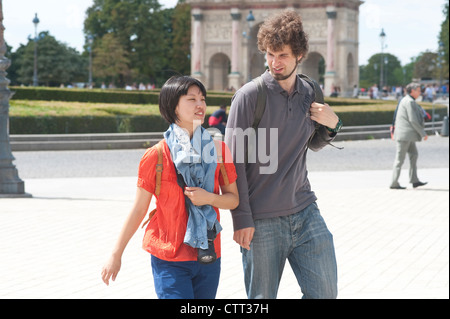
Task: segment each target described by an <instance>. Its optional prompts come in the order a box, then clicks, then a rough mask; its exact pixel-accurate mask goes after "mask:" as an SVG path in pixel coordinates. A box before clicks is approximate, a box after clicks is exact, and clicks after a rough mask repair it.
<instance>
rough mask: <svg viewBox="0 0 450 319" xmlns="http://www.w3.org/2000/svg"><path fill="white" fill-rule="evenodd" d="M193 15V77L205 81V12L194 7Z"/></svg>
mask: <svg viewBox="0 0 450 319" xmlns="http://www.w3.org/2000/svg"><path fill="white" fill-rule="evenodd" d="M192 16H193V17H194V23H193V26H192V49H191V50H192V64H191V67H192V77H194V78H196V79H198V80H200V81H201V82H202V83H203V77H204V76H203V74H202V71H201V70H202V63H201V61H202V48H201V46H202V41H203V40H202V37H203V34H202V21H203V14H202V12H201V10H200V9H193V10H192Z"/></svg>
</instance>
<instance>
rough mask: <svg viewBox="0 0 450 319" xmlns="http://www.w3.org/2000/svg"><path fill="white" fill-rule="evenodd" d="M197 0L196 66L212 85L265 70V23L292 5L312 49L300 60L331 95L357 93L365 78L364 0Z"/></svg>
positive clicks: (234, 83)
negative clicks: (361, 45)
mask: <svg viewBox="0 0 450 319" xmlns="http://www.w3.org/2000/svg"><path fill="white" fill-rule="evenodd" d="M186 2H187V3H189V4H190V5H191V13H192V24H191V26H192V27H191V29H192V30H191V32H192V37H191V39H192V40H191V41H192V43H191V72H192V76H194V77H196V78H198V79H200V80H201V81H202V82H203V83H204V84H205V86H206V87H207V88H208V89H209V90H230V89H238V88H240V87H241V86H242V85H243V84H244V83H246V82H247V81H249V80H251V79H253V78H255V77H257V76H258V75H260V74H262V73H263V72H264V70H265V67H266V66H265V65H264V62H265V57H264V55H262V54H261V53H260V52H259V51H258V48H257V45H256V35H257V33H258V29H259V26H260V25H261V23H262V22H263V21H264V20H265V18H267V17H268V16H269V15H271V14H273V13H276V12H280V11H283V10H286V9H291V10H295V11H297V12H298V13H300V15H301V16H302V19H303V23H304V29H305V31H306V32H307V34H308V35H309V54H308V57H307V59H305V60H303V62H302V64H301V65H300V66H299V70H298V71H299V72H300V73H305V74H307V75H308V76H310V77H311V78H313V79H315V80H316V81H318V82H319V83H321V84H322V85H323V87H324V93H325V95H326V96H329V95H330V94H331V93H332V92H333V91H338V92H339V94H340V95H341V96H349V95H351V91H352V88H353V86H354V85H357V84H358V82H359V68H358V21H359V6H360V4H361V3H362V2H361V1H359V0H238V1H237V0H187V1H186Z"/></svg>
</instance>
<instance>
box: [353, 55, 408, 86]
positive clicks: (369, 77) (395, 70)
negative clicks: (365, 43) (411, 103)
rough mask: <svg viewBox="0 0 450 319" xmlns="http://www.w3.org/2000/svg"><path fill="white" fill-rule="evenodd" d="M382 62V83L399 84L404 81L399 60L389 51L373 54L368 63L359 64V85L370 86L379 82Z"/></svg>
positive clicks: (388, 84)
mask: <svg viewBox="0 0 450 319" xmlns="http://www.w3.org/2000/svg"><path fill="white" fill-rule="evenodd" d="M381 63H383V77H384V79H383V83H384V85H387V86H394V85H401V84H403V82H404V79H403V78H404V72H403V69H402V66H401V64H400V61H399V60H398V58H397V57H396V56H395V55H392V54H390V53H383V55H382V56H381V53H377V54H374V55H372V56H371V57H370V59H369V61H368V64H367V65H363V66H360V87H366V88H367V87H370V86H372V85H373V84H379V83H380V75H381V74H380V73H381V72H380V64H381Z"/></svg>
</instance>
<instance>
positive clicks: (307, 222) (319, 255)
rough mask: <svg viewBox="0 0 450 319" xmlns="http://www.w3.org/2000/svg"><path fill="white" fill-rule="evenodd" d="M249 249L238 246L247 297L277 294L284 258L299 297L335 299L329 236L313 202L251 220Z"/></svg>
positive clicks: (333, 262) (333, 269) (333, 264)
mask: <svg viewBox="0 0 450 319" xmlns="http://www.w3.org/2000/svg"><path fill="white" fill-rule="evenodd" d="M250 248H251V249H250V250H249V251H248V250H246V249H243V248H241V251H242V261H243V265H244V276H245V288H246V290H247V296H248V298H250V299H255V298H264V299H269V298H271V299H274V298H276V297H277V293H278V286H279V283H280V279H281V275H282V273H283V269H284V265H285V262H286V259H288V260H289V263H290V264H291V267H292V270H293V271H294V274H295V276H296V277H297V281H298V283H299V285H300V287H301V290H302V293H303V298H327V299H333V298H336V296H337V266H336V257H335V252H334V245H333V236H332V235H331V233H330V232H329V230H328V229H327V226H326V224H325V221H324V220H323V218H322V216H321V215H320V211H319V208H318V207H317V204H316V203H313V204H311V205H309V206H308V207H306V208H305V209H304V210H302V211H300V212H298V213H296V214H292V215H290V216H284V217H275V218H268V219H261V220H255V234H254V237H253V240H252V243H251V245H250Z"/></svg>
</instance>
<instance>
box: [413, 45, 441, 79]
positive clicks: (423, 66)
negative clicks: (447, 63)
mask: <svg viewBox="0 0 450 319" xmlns="http://www.w3.org/2000/svg"><path fill="white" fill-rule="evenodd" d="M413 77H414V78H416V79H436V78H439V69H438V54H437V53H435V52H430V51H425V52H422V53H420V54H419V56H417V57H416V59H415V63H414V73H413Z"/></svg>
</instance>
